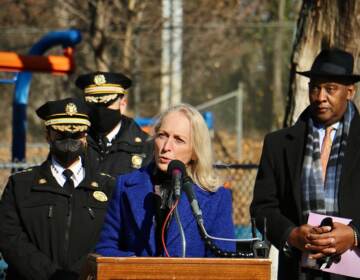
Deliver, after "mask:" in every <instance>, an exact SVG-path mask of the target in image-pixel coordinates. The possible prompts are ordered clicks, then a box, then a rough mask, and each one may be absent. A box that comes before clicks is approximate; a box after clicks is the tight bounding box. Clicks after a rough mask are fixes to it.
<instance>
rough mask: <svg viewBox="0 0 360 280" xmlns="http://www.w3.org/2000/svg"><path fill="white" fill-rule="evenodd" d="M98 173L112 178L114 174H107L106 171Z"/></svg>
mask: <svg viewBox="0 0 360 280" xmlns="http://www.w3.org/2000/svg"><path fill="white" fill-rule="evenodd" d="M100 175H101V176H105V177H109V178H112V179H115V177H114V176H111V175H110V174H107V173H103V172H100Z"/></svg>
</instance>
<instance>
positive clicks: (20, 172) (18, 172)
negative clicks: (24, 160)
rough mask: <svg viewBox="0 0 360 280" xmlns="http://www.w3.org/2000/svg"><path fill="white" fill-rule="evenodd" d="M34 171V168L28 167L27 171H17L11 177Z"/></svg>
mask: <svg viewBox="0 0 360 280" xmlns="http://www.w3.org/2000/svg"><path fill="white" fill-rule="evenodd" d="M32 170H33V168H32V167H28V168H26V169H23V170H20V171H16V172H14V173H12V174H11V176H13V175H17V174H22V173H26V172H30V171H32Z"/></svg>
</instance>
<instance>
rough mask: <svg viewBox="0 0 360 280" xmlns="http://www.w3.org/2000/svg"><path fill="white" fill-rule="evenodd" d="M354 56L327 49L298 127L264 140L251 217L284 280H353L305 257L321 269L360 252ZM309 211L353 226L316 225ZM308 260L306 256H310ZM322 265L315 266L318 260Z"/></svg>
mask: <svg viewBox="0 0 360 280" xmlns="http://www.w3.org/2000/svg"><path fill="white" fill-rule="evenodd" d="M353 64H354V59H353V56H352V55H351V54H350V53H348V52H345V51H343V50H339V49H325V50H322V51H321V52H320V54H319V55H318V56H317V57H316V59H315V61H314V63H313V65H312V67H311V70H310V71H306V72H298V73H299V74H300V75H303V76H306V77H308V78H310V82H309V100H310V105H309V106H308V107H307V108H306V109H305V110H304V111H303V112H302V114H301V115H300V117H299V119H298V121H297V122H296V123H295V125H294V126H292V127H290V128H285V129H282V130H279V131H275V132H272V133H270V134H268V135H267V136H266V137H265V140H264V146H263V152H262V156H261V161H260V166H259V170H258V174H257V178H256V182H255V188H254V198H253V201H252V204H251V207H250V211H251V215H252V216H253V217H255V218H256V219H257V224H258V225H260V229H261V230H263V228H262V224H263V220H264V218H265V217H266V220H267V233H268V238H269V240H270V241H271V242H272V244H274V245H275V246H276V247H277V248H278V249H279V268H278V279H351V278H346V277H345V276H340V275H336V274H330V273H325V272H322V271H320V270H315V269H309V268H306V267H305V265H303V264H301V262H300V259H301V255H302V253H308V254H309V256H311V258H312V259H313V262H315V264H318V265H319V264H320V265H321V264H324V263H325V265H327V264H330V265H331V261H332V260H333V259H332V258H334V256H335V255H340V256H341V254H342V253H344V252H345V251H346V250H352V249H354V248H355V247H358V248H359V231H360V203H359V201H360V187H359V182H360V172H359V170H360V118H359V113H358V111H357V109H356V107H355V105H354V104H353V102H352V101H351V100H352V99H353V97H354V94H355V86H354V83H356V82H358V81H359V80H360V76H359V75H355V74H353ZM309 212H315V213H319V214H324V215H329V216H340V217H344V218H349V219H351V220H352V222H351V223H350V224H346V225H345V224H341V223H335V222H334V223H333V225H332V227H331V223H329V224H328V225H327V226H322V227H320V226H311V225H309V224H308V223H307V221H308V216H309ZM304 255H305V254H304ZM316 260H317V261H316Z"/></svg>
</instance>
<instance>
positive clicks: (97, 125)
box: [90, 105, 121, 135]
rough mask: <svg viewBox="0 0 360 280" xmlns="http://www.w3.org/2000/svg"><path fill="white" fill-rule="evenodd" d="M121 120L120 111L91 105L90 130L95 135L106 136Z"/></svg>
mask: <svg viewBox="0 0 360 280" xmlns="http://www.w3.org/2000/svg"><path fill="white" fill-rule="evenodd" d="M120 120H121V113H120V110H111V109H108V108H106V107H104V106H98V105H92V106H91V113H90V121H91V130H92V131H93V132H95V133H96V134H101V135H106V134H108V133H109V132H110V131H111V130H112V129H113V128H114V127H115V126H116V125H117V124H118V123H119V122H120Z"/></svg>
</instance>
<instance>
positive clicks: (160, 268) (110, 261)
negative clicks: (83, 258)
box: [81, 254, 271, 280]
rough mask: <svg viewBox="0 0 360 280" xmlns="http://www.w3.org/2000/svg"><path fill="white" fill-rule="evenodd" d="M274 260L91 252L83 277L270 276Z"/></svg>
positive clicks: (181, 278)
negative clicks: (121, 255)
mask: <svg viewBox="0 0 360 280" xmlns="http://www.w3.org/2000/svg"><path fill="white" fill-rule="evenodd" d="M270 271H271V260H270V259H230V258H229V259H225V258H224V259H223V258H162V257H156V258H154V257H153V258H149V257H125V258H123V257H102V256H99V255H95V254H93V255H89V257H88V268H87V271H86V273H85V275H84V276H85V277H84V278H81V279H96V280H109V279H111V280H115V279H177V280H185V279H186V280H187V279H207V280H210V279H217V280H218V279H224V280H225V279H227V280H228V279H239V280H245V279H247V280H250V279H251V280H260V279H261V280H266V279H270Z"/></svg>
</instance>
